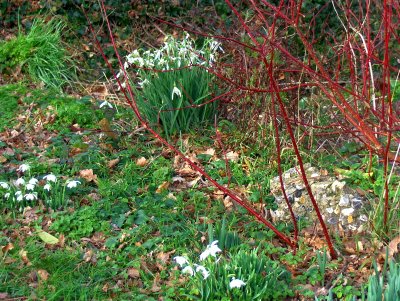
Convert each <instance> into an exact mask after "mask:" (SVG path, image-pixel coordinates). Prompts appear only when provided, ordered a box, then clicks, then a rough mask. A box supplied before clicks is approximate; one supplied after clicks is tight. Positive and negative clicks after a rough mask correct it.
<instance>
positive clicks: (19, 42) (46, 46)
mask: <svg viewBox="0 0 400 301" xmlns="http://www.w3.org/2000/svg"><path fill="white" fill-rule="evenodd" d="M63 30H65V26H64V25H63V23H62V21H60V20H57V19H51V20H50V21H49V22H46V21H44V20H43V19H35V20H34V21H33V23H32V26H31V28H30V29H29V31H28V32H27V33H26V34H24V33H23V32H22V31H20V32H19V33H18V36H17V37H16V38H14V39H11V40H8V41H0V72H1V73H8V74H14V76H19V74H18V73H19V70H21V71H22V72H23V73H25V74H29V76H30V78H31V79H32V80H34V81H37V82H43V83H44V84H45V85H46V86H48V87H52V88H55V89H57V90H61V89H62V88H63V87H64V86H65V85H66V84H67V83H69V82H71V80H73V79H74V78H75V67H74V63H73V61H72V59H71V58H70V57H69V55H68V54H67V51H66V50H65V47H64V45H63V44H62V40H61V35H62V32H63Z"/></svg>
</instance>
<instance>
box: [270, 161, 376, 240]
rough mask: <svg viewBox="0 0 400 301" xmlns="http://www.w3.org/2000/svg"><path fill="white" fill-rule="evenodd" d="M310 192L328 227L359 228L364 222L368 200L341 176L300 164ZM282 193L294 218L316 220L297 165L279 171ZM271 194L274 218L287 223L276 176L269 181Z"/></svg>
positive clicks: (282, 197) (287, 214)
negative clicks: (281, 180)
mask: <svg viewBox="0 0 400 301" xmlns="http://www.w3.org/2000/svg"><path fill="white" fill-rule="evenodd" d="M304 169H305V172H306V175H307V179H308V181H309V184H310V187H311V191H312V192H313V195H314V198H315V200H316V202H317V204H318V207H319V209H320V211H321V215H322V216H323V218H324V220H325V221H326V223H327V224H328V226H329V227H338V226H341V227H342V228H343V229H344V230H345V231H358V232H360V231H363V229H364V228H365V225H364V224H365V223H367V222H368V217H367V210H368V206H367V205H368V204H367V203H368V202H367V200H366V199H365V198H363V197H362V196H360V195H358V194H357V192H356V191H355V190H353V189H351V188H350V187H349V186H348V185H347V184H346V181H344V179H343V178H337V177H335V176H332V175H325V174H326V173H323V172H321V171H320V170H318V169H317V168H315V167H313V166H311V165H310V164H308V163H307V164H304ZM282 178H283V182H284V187H285V191H286V195H287V196H288V199H289V202H290V203H291V205H292V209H293V212H294V214H295V216H296V218H304V219H307V220H310V221H316V220H317V219H316V213H315V210H314V207H313V206H312V203H311V200H310V197H309V195H308V193H307V190H306V187H305V185H304V182H303V179H302V177H301V174H300V168H299V167H293V168H290V169H289V170H287V171H285V172H284V173H283V174H282ZM270 188H271V193H272V194H273V196H274V197H275V202H276V204H277V206H278V209H277V210H270V213H271V216H272V218H273V220H274V221H285V222H290V214H289V209H288V207H287V204H286V202H285V199H284V196H283V193H282V189H281V185H280V181H279V177H275V178H273V179H271V181H270Z"/></svg>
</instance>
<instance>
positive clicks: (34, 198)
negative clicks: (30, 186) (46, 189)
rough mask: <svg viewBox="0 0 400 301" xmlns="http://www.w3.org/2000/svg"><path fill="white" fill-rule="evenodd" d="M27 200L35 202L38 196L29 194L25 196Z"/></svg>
mask: <svg viewBox="0 0 400 301" xmlns="http://www.w3.org/2000/svg"><path fill="white" fill-rule="evenodd" d="M24 198H25V200H27V201H33V200H36V199H37V194H36V193H27V194H25V195H24Z"/></svg>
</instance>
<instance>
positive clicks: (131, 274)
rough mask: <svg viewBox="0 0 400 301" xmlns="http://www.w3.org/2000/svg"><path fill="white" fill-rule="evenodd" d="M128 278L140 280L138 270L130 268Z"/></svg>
mask: <svg viewBox="0 0 400 301" xmlns="http://www.w3.org/2000/svg"><path fill="white" fill-rule="evenodd" d="M128 276H129V277H130V278H140V272H139V270H138V269H136V268H129V269H128Z"/></svg>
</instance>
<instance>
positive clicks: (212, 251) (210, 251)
mask: <svg viewBox="0 0 400 301" xmlns="http://www.w3.org/2000/svg"><path fill="white" fill-rule="evenodd" d="M217 244H218V240H214V241H213V242H212V243H211V244H209V245H208V246H207V248H206V249H205V250H204V252H203V253H201V254H200V261H203V260H204V259H206V258H207V257H208V256H210V255H211V256H213V257H216V256H217V255H216V254H217V253H218V252H222V250H221V249H220V248H219V247H218V245H217Z"/></svg>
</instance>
